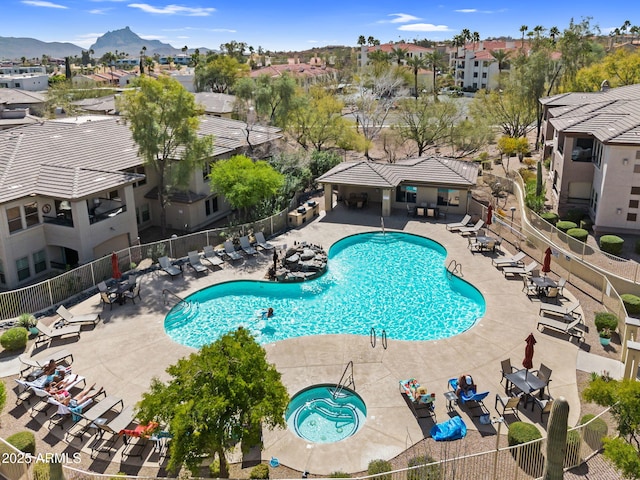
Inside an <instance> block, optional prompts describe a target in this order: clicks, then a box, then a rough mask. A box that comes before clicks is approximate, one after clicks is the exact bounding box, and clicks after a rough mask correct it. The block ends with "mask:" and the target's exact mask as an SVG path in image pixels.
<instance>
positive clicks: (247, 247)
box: [240, 236, 258, 255]
mask: <svg viewBox="0 0 640 480" xmlns="http://www.w3.org/2000/svg"><path fill="white" fill-rule="evenodd" d="M240 248H242V251H243V252H244V253H246V254H247V255H257V254H258V250H256V249H255V248H253V247H252V246H251V243H250V242H249V237H247V236H244V237H240Z"/></svg>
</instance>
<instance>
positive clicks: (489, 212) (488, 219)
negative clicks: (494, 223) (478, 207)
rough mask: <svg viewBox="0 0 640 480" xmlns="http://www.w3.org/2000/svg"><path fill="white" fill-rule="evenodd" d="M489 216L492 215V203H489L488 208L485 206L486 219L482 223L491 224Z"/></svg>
mask: <svg viewBox="0 0 640 480" xmlns="http://www.w3.org/2000/svg"><path fill="white" fill-rule="evenodd" d="M491 217H493V205H489V208H487V221H486V222H484V223H486V224H487V225H491Z"/></svg>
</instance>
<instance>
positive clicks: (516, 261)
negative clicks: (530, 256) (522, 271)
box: [491, 251, 527, 268]
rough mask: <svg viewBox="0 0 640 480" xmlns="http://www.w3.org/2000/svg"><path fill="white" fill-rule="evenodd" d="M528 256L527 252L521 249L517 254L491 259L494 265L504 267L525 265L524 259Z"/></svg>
mask: <svg viewBox="0 0 640 480" xmlns="http://www.w3.org/2000/svg"><path fill="white" fill-rule="evenodd" d="M526 256H527V254H526V253H524V252H522V251H520V252H518V253H516V254H515V255H511V256H509V257H498V258H494V259H492V260H491V263H492V264H493V266H494V267H497V268H502V267H518V266H521V265H523V262H522V260H524V258H525V257H526Z"/></svg>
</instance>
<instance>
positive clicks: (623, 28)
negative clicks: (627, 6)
mask: <svg viewBox="0 0 640 480" xmlns="http://www.w3.org/2000/svg"><path fill="white" fill-rule="evenodd" d="M630 26H631V22H630V21H629V20H625V21H624V23H623V24H622V26H621V27H620V33H621V34H622V39H623V41H624V40H625V38H626V36H627V29H628V28H629V27H630Z"/></svg>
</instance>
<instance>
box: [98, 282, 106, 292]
mask: <svg viewBox="0 0 640 480" xmlns="http://www.w3.org/2000/svg"><path fill="white" fill-rule="evenodd" d="M108 290H109V287H107V284H106V283H105V282H99V283H98V291H100V292H106V291H108Z"/></svg>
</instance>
